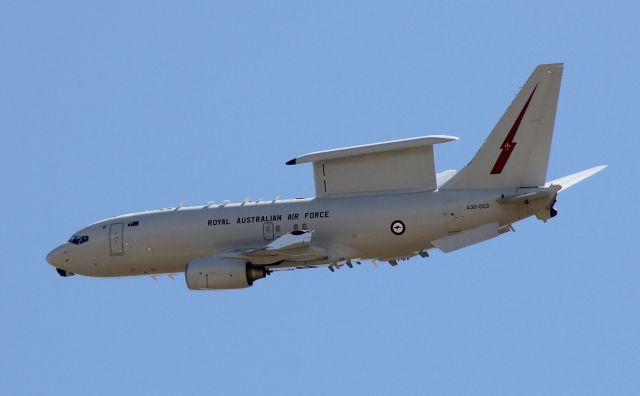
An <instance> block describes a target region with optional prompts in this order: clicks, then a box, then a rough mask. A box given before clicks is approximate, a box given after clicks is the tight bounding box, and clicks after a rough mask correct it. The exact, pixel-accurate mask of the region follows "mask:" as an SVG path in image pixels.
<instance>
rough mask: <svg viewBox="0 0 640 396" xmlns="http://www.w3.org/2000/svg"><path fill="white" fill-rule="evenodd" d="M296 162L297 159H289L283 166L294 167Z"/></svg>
mask: <svg viewBox="0 0 640 396" xmlns="http://www.w3.org/2000/svg"><path fill="white" fill-rule="evenodd" d="M296 160H297V158H294V159H290V160H289V161H287V162H285V164H286V165H295V164H296Z"/></svg>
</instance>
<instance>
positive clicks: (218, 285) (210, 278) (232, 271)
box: [185, 257, 267, 290]
mask: <svg viewBox="0 0 640 396" xmlns="http://www.w3.org/2000/svg"><path fill="white" fill-rule="evenodd" d="M265 276H267V270H266V269H265V268H264V267H256V266H253V265H252V264H251V263H247V262H245V261H242V260H235V259H227V258H222V257H201V258H198V259H195V260H192V261H190V262H189V264H187V268H186V270H185V279H186V280H187V287H188V288H189V289H191V290H219V289H242V288H245V287H249V286H251V285H253V282H254V281H256V280H258V279H262V278H264V277H265Z"/></svg>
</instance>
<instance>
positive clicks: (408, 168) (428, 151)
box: [287, 135, 458, 197]
mask: <svg viewBox="0 0 640 396" xmlns="http://www.w3.org/2000/svg"><path fill="white" fill-rule="evenodd" d="M457 139H458V138H457V137H455V136H448V135H434V136H423V137H418V138H412V139H404V140H395V141H390V142H383V143H375V144H368V145H364V146H355V147H346V148H341V149H335V150H328V151H319V152H315V153H310V154H305V155H303V156H300V157H297V158H294V159H292V160H290V161H287V165H295V164H301V163H305V162H311V163H313V176H314V179H315V187H316V197H326V196H333V195H344V194H349V195H353V194H366V193H371V192H383V191H399V190H400V191H401V190H407V191H410V190H417V189H420V190H435V189H436V188H438V180H437V178H436V173H435V163H434V156H433V145H434V144H438V143H446V142H450V141H453V140H457ZM447 176H449V177H450V176H452V175H447Z"/></svg>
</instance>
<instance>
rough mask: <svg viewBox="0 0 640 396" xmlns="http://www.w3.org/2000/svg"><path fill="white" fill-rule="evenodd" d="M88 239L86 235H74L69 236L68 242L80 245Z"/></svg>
mask: <svg viewBox="0 0 640 396" xmlns="http://www.w3.org/2000/svg"><path fill="white" fill-rule="evenodd" d="M88 240H89V236H88V235H74V236H72V237H71V238H69V242H71V243H73V244H74V245H81V244H83V243H85V242H87V241H88Z"/></svg>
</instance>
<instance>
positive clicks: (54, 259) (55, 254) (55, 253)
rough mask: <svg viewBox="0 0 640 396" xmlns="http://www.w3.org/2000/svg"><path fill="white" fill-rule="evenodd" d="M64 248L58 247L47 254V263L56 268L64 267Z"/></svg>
mask: <svg viewBox="0 0 640 396" xmlns="http://www.w3.org/2000/svg"><path fill="white" fill-rule="evenodd" d="M63 251H64V246H58V247H57V248H55V249H53V250H52V251H50V252H49V254H47V262H48V263H49V264H51V265H52V266H54V267H56V268H60V267H62V264H63V262H64V258H63V254H64V252H63Z"/></svg>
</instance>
